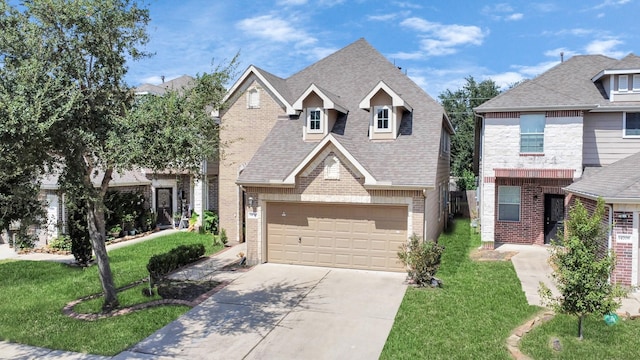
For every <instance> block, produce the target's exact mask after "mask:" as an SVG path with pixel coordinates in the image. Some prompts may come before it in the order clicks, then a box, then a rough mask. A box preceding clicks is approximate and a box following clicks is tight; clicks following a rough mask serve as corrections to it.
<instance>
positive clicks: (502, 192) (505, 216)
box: [498, 186, 520, 221]
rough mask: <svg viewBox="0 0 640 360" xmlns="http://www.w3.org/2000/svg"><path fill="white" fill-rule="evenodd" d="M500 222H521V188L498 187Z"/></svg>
mask: <svg viewBox="0 0 640 360" xmlns="http://www.w3.org/2000/svg"><path fill="white" fill-rule="evenodd" d="M498 221H520V186H498Z"/></svg>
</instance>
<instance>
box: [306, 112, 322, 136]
mask: <svg viewBox="0 0 640 360" xmlns="http://www.w3.org/2000/svg"><path fill="white" fill-rule="evenodd" d="M307 131H308V132H311V133H320V132H322V109H320V108H309V109H307Z"/></svg>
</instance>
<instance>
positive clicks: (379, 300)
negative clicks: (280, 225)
mask: <svg viewBox="0 0 640 360" xmlns="http://www.w3.org/2000/svg"><path fill="white" fill-rule="evenodd" d="M405 278H406V274H402V273H386V272H374V271H360V270H345V269H329V268H319V267H307V266H290V265H278V264H263V265H259V266H257V267H255V268H254V269H252V270H251V271H249V272H246V273H244V274H242V275H241V276H240V277H238V278H237V279H235V280H234V281H233V282H232V283H231V284H229V285H228V286H227V287H225V288H224V289H223V290H221V291H220V292H218V293H216V294H215V295H213V296H212V297H210V298H209V299H207V300H206V301H205V302H203V303H202V304H201V305H199V306H197V307H195V308H193V309H191V310H190V311H189V312H187V313H186V314H185V315H183V316H181V317H180V318H179V319H178V320H176V321H174V322H172V323H171V324H169V325H167V326H166V327H164V328H162V329H160V330H158V331H157V332H156V333H154V334H153V335H151V336H150V337H148V338H147V339H145V340H143V341H142V342H140V343H138V344H137V345H135V346H134V347H133V348H132V349H130V350H128V351H125V352H123V353H121V354H119V355H118V356H116V357H115V359H152V358H153V359H162V358H163V357H165V358H172V359H175V358H179V359H190V360H195V359H337V358H346V359H377V358H378V357H379V356H380V353H381V351H382V348H383V347H384V343H385V341H386V339H387V336H388V334H389V331H390V330H391V326H392V325H393V321H394V318H395V315H396V312H397V311H398V307H399V306H400V303H401V301H402V298H403V296H404V293H405V290H406V284H405V282H404V280H405Z"/></svg>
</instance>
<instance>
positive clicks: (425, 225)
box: [422, 189, 427, 241]
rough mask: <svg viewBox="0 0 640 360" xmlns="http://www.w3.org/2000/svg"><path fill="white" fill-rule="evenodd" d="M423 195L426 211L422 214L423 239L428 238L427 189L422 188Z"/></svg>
mask: <svg viewBox="0 0 640 360" xmlns="http://www.w3.org/2000/svg"><path fill="white" fill-rule="evenodd" d="M422 196H424V212H423V214H422V221H423V222H424V225H423V226H422V240H424V241H426V240H427V189H422Z"/></svg>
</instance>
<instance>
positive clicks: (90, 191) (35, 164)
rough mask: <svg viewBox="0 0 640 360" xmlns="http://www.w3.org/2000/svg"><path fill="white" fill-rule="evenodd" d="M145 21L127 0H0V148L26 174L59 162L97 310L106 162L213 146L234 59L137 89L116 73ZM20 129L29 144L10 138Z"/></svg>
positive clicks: (183, 156)
mask: <svg viewBox="0 0 640 360" xmlns="http://www.w3.org/2000/svg"><path fill="white" fill-rule="evenodd" d="M148 21H149V12H148V10H147V9H145V8H143V7H141V6H140V5H139V4H138V3H137V2H136V1H135V0H74V1H64V0H25V1H24V2H23V3H22V4H21V5H20V6H11V5H10V4H8V3H7V1H5V0H0V30H1V31H0V99H1V101H2V102H1V103H0V115H2V116H6V120H5V119H3V122H2V124H0V138H2V139H3V140H5V139H7V141H8V143H7V144H4V143H3V144H2V146H3V147H6V148H7V149H9V153H8V154H5V153H4V152H3V153H2V154H1V155H0V156H2V157H3V159H4V157H5V156H13V157H15V161H17V162H19V163H21V164H26V165H25V170H24V171H26V172H27V173H29V174H31V175H34V174H37V175H42V174H44V173H45V172H51V171H56V172H58V173H59V174H60V180H59V181H60V185H61V188H62V189H63V190H64V191H66V192H68V193H70V194H72V195H73V196H72V197H73V198H74V199H78V201H79V202H81V204H76V205H77V206H83V207H84V208H85V210H86V212H85V213H86V220H87V228H88V231H89V234H90V241H91V246H92V248H93V250H94V253H95V255H96V260H97V264H98V268H99V275H100V280H101V285H102V289H103V292H104V304H103V308H104V309H105V310H109V309H112V308H114V307H117V306H118V299H117V295H116V291H115V285H114V281H113V277H112V273H111V269H110V266H109V258H108V255H107V252H106V248H105V219H104V196H105V193H106V191H107V188H108V186H109V182H110V180H111V177H112V175H113V172H114V171H121V170H126V169H131V168H134V167H148V168H151V169H153V170H159V169H166V168H175V169H180V170H189V171H190V172H192V173H194V174H197V173H198V171H199V170H200V164H201V163H202V161H203V160H204V159H207V158H211V157H214V156H215V155H216V154H217V151H218V142H217V139H218V136H217V127H216V126H215V124H214V123H213V121H212V119H211V117H210V116H209V114H208V111H210V110H211V109H212V108H217V107H219V106H220V102H221V99H222V96H223V93H224V85H225V84H226V83H227V82H228V80H229V79H230V77H231V76H232V70H233V68H234V65H235V59H234V61H232V62H231V63H230V65H228V66H224V67H218V68H216V69H215V71H214V73H212V74H204V75H203V76H198V77H197V79H196V80H195V82H194V84H193V86H192V87H191V88H189V89H176V90H175V91H170V92H169V93H168V94H167V96H163V97H155V98H154V97H147V98H136V97H135V96H134V95H133V93H132V92H131V90H130V89H129V88H128V87H127V85H126V83H125V81H124V77H125V74H126V71H127V66H126V63H127V61H129V60H138V59H141V58H143V57H145V56H147V54H145V53H144V52H143V51H141V48H142V46H144V44H145V43H146V42H147V40H148V36H147V33H146V25H147V23H148ZM16 132H17V133H18V134H19V135H20V136H16V137H12V136H11V134H13V133H16ZM23 139H27V140H29V142H28V145H18V142H20V141H22V140H23ZM2 163H3V160H0V164H2ZM96 175H97V176H99V177H98V178H96ZM32 180H34V181H35V179H34V178H33V177H32ZM96 181H97V183H98V186H95V185H94V182H96ZM35 183H37V181H35Z"/></svg>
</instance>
